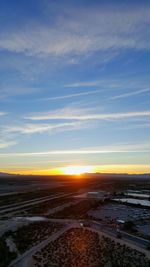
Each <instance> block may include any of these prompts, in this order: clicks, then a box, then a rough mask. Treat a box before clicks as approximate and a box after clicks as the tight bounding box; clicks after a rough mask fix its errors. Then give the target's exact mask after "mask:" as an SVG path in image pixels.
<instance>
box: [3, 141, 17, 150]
mask: <svg viewBox="0 0 150 267" xmlns="http://www.w3.org/2000/svg"><path fill="white" fill-rule="evenodd" d="M14 145H16V142H15V141H6V140H0V149H2V148H7V147H10V146H14Z"/></svg>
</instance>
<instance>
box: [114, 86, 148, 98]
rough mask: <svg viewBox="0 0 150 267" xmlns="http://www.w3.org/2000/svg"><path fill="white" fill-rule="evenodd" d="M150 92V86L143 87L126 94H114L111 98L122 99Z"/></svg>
mask: <svg viewBox="0 0 150 267" xmlns="http://www.w3.org/2000/svg"><path fill="white" fill-rule="evenodd" d="M148 92H150V89H149V88H146V89H141V90H137V91H131V92H129V93H124V94H119V95H116V96H112V97H111V98H110V99H120V98H126V97H130V96H134V95H140V94H143V93H148Z"/></svg>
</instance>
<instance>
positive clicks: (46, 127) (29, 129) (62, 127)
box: [3, 122, 83, 134]
mask: <svg viewBox="0 0 150 267" xmlns="http://www.w3.org/2000/svg"><path fill="white" fill-rule="evenodd" d="M80 127H83V126H82V125H81V123H80V122H70V123H69V122H68V123H55V124H52V123H49V124H48V123H47V124H44V123H43V124H33V123H28V124H27V123H24V124H21V125H10V126H5V127H4V128H3V131H4V133H7V134H9V133H14V134H15V133H16V134H35V133H44V132H53V131H66V130H72V129H79V128H80Z"/></svg>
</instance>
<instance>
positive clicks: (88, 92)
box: [37, 86, 101, 101]
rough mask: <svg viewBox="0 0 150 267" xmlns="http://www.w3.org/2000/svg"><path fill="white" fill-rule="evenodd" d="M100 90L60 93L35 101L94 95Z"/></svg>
mask: <svg viewBox="0 0 150 267" xmlns="http://www.w3.org/2000/svg"><path fill="white" fill-rule="evenodd" d="M68 87H69V86H68ZM100 91H101V90H91V91H86V92H80V93H75V94H68V95H61V96H54V97H45V98H40V99H37V101H52V100H62V99H67V98H74V97H78V96H85V95H94V94H97V93H100Z"/></svg>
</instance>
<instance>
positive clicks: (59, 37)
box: [0, 5, 150, 56]
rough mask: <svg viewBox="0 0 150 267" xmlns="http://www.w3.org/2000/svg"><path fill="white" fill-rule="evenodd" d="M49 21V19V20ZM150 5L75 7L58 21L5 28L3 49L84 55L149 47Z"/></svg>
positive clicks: (55, 54) (28, 52)
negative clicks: (17, 27)
mask: <svg viewBox="0 0 150 267" xmlns="http://www.w3.org/2000/svg"><path fill="white" fill-rule="evenodd" d="M47 22H48V20H47ZM149 27H150V6H149V5H147V6H145V7H144V6H136V7H135V6H133V7H132V6H131V7H130V8H129V7H128V8H122V7H121V6H118V7H116V8H115V7H114V8H110V9H108V8H105V6H104V7H103V8H100V7H99V6H97V7H96V8H95V7H93V8H82V7H81V8H80V9H76V8H72V10H71V9H69V10H68V12H67V11H66V12H65V13H64V14H63V13H61V15H60V16H56V18H55V22H54V23H53V24H51V23H50V22H48V23H47V24H45V25H42V24H40V25H39V23H36V22H35V23H34V24H33V23H30V22H28V23H27V24H26V25H23V26H21V27H20V29H16V30H15V29H13V30H12V29H10V30H8V31H7V32H4V31H2V32H1V35H0V49H1V50H7V51H10V52H15V53H24V54H26V55H34V56H44V55H53V56H61V55H67V54H75V55H84V54H87V53H91V52H96V51H107V50H117V49H136V50H142V49H148V50H149V49H150V39H149V34H148V31H149Z"/></svg>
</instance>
